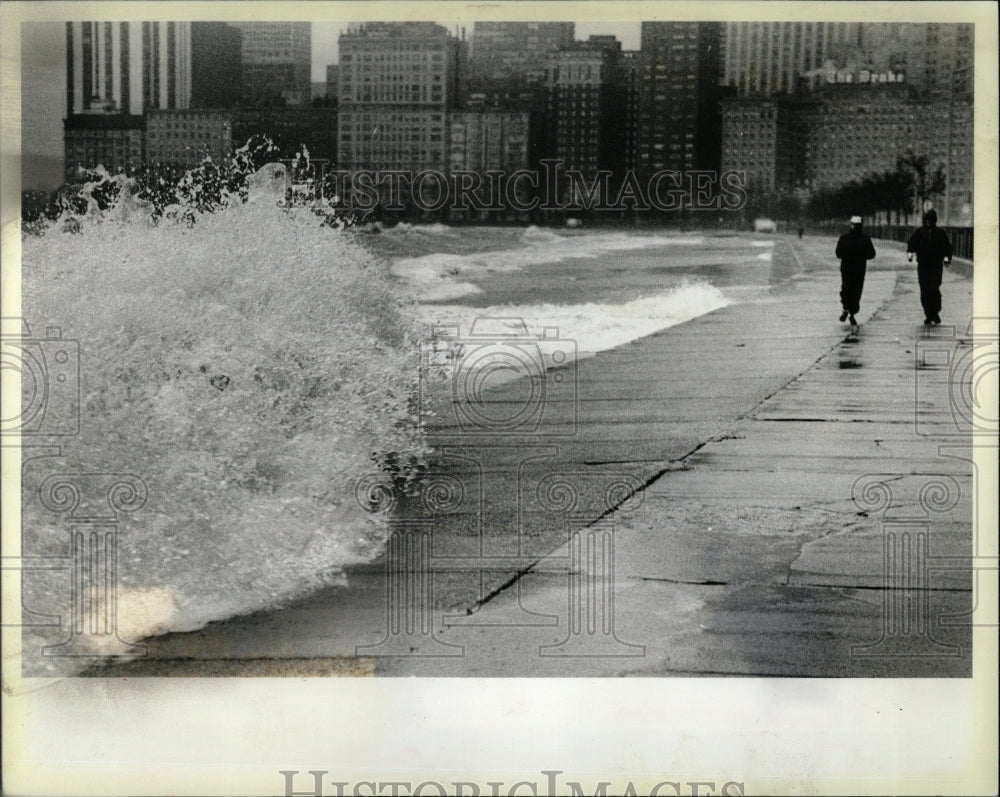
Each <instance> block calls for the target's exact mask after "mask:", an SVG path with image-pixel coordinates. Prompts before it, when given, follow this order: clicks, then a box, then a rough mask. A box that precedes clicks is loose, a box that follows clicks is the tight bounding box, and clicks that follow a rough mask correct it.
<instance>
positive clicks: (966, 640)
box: [93, 238, 973, 677]
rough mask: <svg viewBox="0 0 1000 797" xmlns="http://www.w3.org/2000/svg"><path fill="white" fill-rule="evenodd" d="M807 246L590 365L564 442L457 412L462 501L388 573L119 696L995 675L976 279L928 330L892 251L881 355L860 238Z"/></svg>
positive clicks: (175, 643)
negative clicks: (514, 680)
mask: <svg viewBox="0 0 1000 797" xmlns="http://www.w3.org/2000/svg"><path fill="white" fill-rule="evenodd" d="M779 247H786V248H785V249H784V250H783V253H784V254H783V255H782V256H789V255H793V256H794V259H795V261H796V263H797V265H798V266H799V268H800V270H799V271H798V273H796V275H795V276H794V277H793V278H791V279H789V280H786V281H784V282H781V283H779V284H777V285H774V286H773V287H772V288H771V289H770V290H769V291H765V292H762V293H761V294H760V295H759V296H757V297H756V298H751V299H749V300H747V301H744V302H742V303H739V304H735V305H732V306H730V307H727V308H723V309H722V310H718V311H716V312H714V313H711V314H708V315H706V316H702V317H700V318H697V319H695V320H694V321H691V322H688V323H686V324H682V325H680V326H678V327H673V328H670V329H667V330H664V331H663V332H662V333H659V334H656V335H653V336H650V337H648V338H644V339H642V340H639V341H636V342H634V343H632V344H630V345H628V346H624V347H621V348H618V349H615V350H612V351H608V352H604V353H602V354H599V355H597V356H595V357H594V358H592V359H589V360H585V361H581V362H580V363H579V364H578V366H577V368H576V371H575V380H576V393H575V396H570V395H569V394H566V393H563V394H561V395H563V396H566V398H564V399H563V400H562V402H561V403H559V402H554V403H553V404H552V406H548V407H547V408H546V411H547V412H548V413H549V414H548V415H547V416H546V417H545V423H546V424H548V426H546V427H544V428H542V429H541V432H542V434H536V435H534V436H533V437H530V438H525V437H522V436H516V435H513V436H512V435H506V436H504V435H494V436H486V437H483V436H482V435H480V436H478V437H475V438H474V439H470V437H469V435H468V434H467V430H463V429H460V428H459V427H458V422H457V421H454V420H452V419H453V418H454V416H453V415H448V414H447V413H442V414H441V415H440V417H441V418H442V421H441V423H440V424H439V425H438V427H437V428H436V429H435V442H436V443H437V446H438V448H439V450H440V451H441V452H442V457H441V459H440V460H439V462H438V465H437V467H438V469H439V472H440V475H441V476H442V479H443V481H447V479H450V480H451V481H450V482H449V484H451V485H452V488H453V489H452V491H451V493H450V495H451V496H456V495H457V496H460V499H459V500H457V501H456V502H455V503H454V505H453V506H451V507H449V508H448V509H447V510H443V511H441V512H440V513H439V514H437V515H435V516H434V517H433V524H432V526H421V525H420V524H419V523H417V524H416V525H415V526H414V525H413V524H411V525H410V527H409V528H408V529H407V533H406V534H403V535H400V537H399V539H400V540H402V547H400V546H399V545H397V546H396V547H394V548H390V550H391V552H392V553H391V555H390V556H389V562H388V566H387V565H386V563H385V562H379V563H376V564H375V565H373V566H371V567H368V568H362V569H358V570H356V571H352V573H351V574H350V583H349V586H348V588H346V589H343V588H335V589H331V590H326V591H323V592H321V593H317V594H315V595H313V596H310V597H308V598H306V599H303V600H301V601H298V602H297V603H295V604H293V605H291V606H289V607H286V608H284V609H281V610H277V611H273V612H263V613H259V614H257V615H252V616H249V617H244V618H237V619H234V620H232V621H229V622H226V623H218V624H213V625H212V626H209V627H208V628H206V629H204V630H203V631H199V632H194V633H190V634H177V635H171V636H169V637H164V638H161V639H156V640H148V641H147V644H148V645H149V657H148V658H147V659H145V660H140V661H136V662H133V663H130V664H120V665H116V666H114V667H113V668H112V670H113V672H114V674H116V675H117V674H123V675H124V674H131V675H154V674H156V675H163V674H182V675H197V674H210V673H212V672H217V671H220V667H221V668H222V669H224V670H225V672H224V674H237V673H238V672H240V671H241V668H240V664H239V663H238V662H243V663H244V666H245V667H246V668H250V669H247V670H246V673H247V674H257V672H256V671H251V670H252V669H253V668H256V667H257V664H254V663H255V662H260V661H261V660H262V659H263V660H267V661H268V665H267V670H268V672H271V673H273V674H281V673H282V672H284V671H285V670H288V671H289V673H290V674H293V673H294V674H303V671H302V667H303V664H302V662H304V661H305V662H309V661H313V662H316V667H318V668H319V669H318V672H319V671H322V672H329V669H330V668H329V662H330V661H331V660H334V659H335V660H337V661H340V662H342V663H343V665H344V667H343V671H345V672H349V673H375V674H384V675H431V676H593V675H693V674H700V675H712V674H733V675H751V674H752V675H787V676H853V677H860V676H882V675H884V676H904V675H906V676H967V675H969V674H970V673H971V650H970V639H971V635H970V633H969V628H968V625H967V620H965V619H963V615H964V614H965V613H967V612H968V611H970V610H971V607H972V597H973V593H972V588H973V584H972V580H971V563H970V559H969V557H970V556H971V555H972V553H973V540H972V504H971V494H972V465H971V464H970V463H969V462H968V461H966V460H963V459H961V458H960V457H961V455H962V451H963V449H962V448H961V446H962V445H964V444H965V443H967V442H968V436H967V433H966V432H967V430H962V429H960V428H956V425H955V421H954V413H953V406H952V403H951V402H952V400H953V398H954V396H953V394H954V391H953V390H951V391H950V390H949V388H950V386H951V382H952V381H953V379H952V365H951V363H953V362H955V358H956V356H957V355H956V352H957V353H958V355H961V353H962V352H963V351H965V350H967V348H968V347H967V346H965V344H963V343H962V341H963V340H965V330H966V327H967V325H968V322H969V319H970V317H971V307H972V299H971V293H972V283H971V280H969V279H967V278H964V277H960V276H956V275H954V274H950V273H949V274H947V275H946V279H945V285H944V287H943V294H944V310H943V312H942V316H943V318H944V319H945V321H947V322H951V323H950V324H948V325H942V326H941V327H935V328H932V329H929V330H927V329H924V328H923V327H920V326H917V324H916V323H915V322H917V321H919V320H920V319H921V318H922V313H921V310H920V306H919V299H918V296H917V295H916V293H915V291H916V274H915V267H913V266H908V265H907V264H906V263H905V257H904V256H903V255H902V254H901V253H900V252H898V251H896V250H895V248H893V247H889V246H886V247H884V248H883V247H880V257H879V259H878V261H876V265H875V266H874V267H873V268H871V269H870V271H869V275H868V279H867V282H866V286H865V293H864V297H863V301H862V312H861V314H860V315H859V320H860V321H861V323H862V329H861V333H860V335H859V336H858V337H857V338H856V339H854V338H851V337H850V336H846V337H845V335H846V332H847V328H846V327H845V326H844V325H842V324H840V323H838V322H837V320H836V316H837V315H838V313H839V302H838V300H837V288H838V275H837V272H836V264H835V262H834V261H833V258H832V242H831V241H830V240H829V239H820V238H815V239H812V238H807V239H805V240H803V241H798V240H788V241H786V240H781V241H778V242H777V243H776V256H777V255H778V248H779ZM963 347H964V348H963ZM925 351H930V352H932V354H934V356H932V357H930V359H927V358H923V359H921V358H922V357H923V353H924V352H925ZM942 352H943V353H944V355H942V356H945V357H950V358H951V359H950V360H948V359H942V356H938V353H942ZM518 390H523V386H521V387H518V386H517V385H512V386H510V387H508V388H506V389H505V390H500V391H496V393H495V394H493V395H491V401H495V402H498V403H501V404H500V407H501V411H502V402H504V401H511V402H514V401H517V400H518V397H519V395H520V394H519V393H518ZM560 431H563V432H567V433H566V434H559V433H558V432H560ZM545 432H552V433H551V434H548V435H547V434H544V433H545ZM943 444H952V445H954V446H957V447H956V448H952V449H949V450H948V451H943V450H942V449H941V446H942V445H943ZM964 451H965V455H966V456H968V449H967V448H965V449H964ZM449 458H450V459H449ZM463 463H464V464H463ZM444 477H447V479H445V478H444ZM442 483H443V482H442ZM470 496H471V498H470ZM904 520H905V522H903V521H904ZM414 530H415V531H416V533H414ZM394 560H395V561H394ZM486 560H488V561H487V562H486V566H484V565H483V563H484V561H486ZM429 562H430V563H431V564H430V565H429V566H428V563H429ZM387 573H388V576H387ZM223 662H225V663H227V664H226V665H223V664H222V663H223ZM251 665H252V667H251ZM305 666H306V669H307V670H308V664H307V665H305ZM93 674H96V675H106V674H108V670H107V669H106V668H105V669H101V670H97V671H94V672H93Z"/></svg>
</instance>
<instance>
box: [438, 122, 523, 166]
mask: <svg viewBox="0 0 1000 797" xmlns="http://www.w3.org/2000/svg"><path fill="white" fill-rule="evenodd" d="M449 127H450V145H449V149H448V167H449V169H451V170H452V171H472V172H478V173H480V174H485V173H486V172H487V171H491V170H492V171H502V172H505V173H508V174H509V173H511V172H514V171H517V170H519V169H526V168H527V167H528V114H527V113H502V112H496V111H456V112H455V113H452V114H451V115H450V122H449Z"/></svg>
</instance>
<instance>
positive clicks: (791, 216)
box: [744, 150, 948, 224]
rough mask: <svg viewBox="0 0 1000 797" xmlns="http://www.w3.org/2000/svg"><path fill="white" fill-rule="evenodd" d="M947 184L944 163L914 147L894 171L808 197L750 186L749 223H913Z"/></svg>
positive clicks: (818, 192)
mask: <svg viewBox="0 0 1000 797" xmlns="http://www.w3.org/2000/svg"><path fill="white" fill-rule="evenodd" d="M947 184H948V182H947V175H946V174H945V172H944V168H943V167H942V166H941V165H940V164H938V165H936V166H935V165H932V164H931V162H930V159H929V158H928V157H927V156H926V155H917V154H915V153H914V152H913V151H912V150H908V151H907V152H906V153H904V154H903V155H900V156H899V157H898V158H897V159H896V166H895V168H894V169H888V170H886V171H884V172H872V173H871V174H869V175H867V176H865V177H863V178H862V179H860V180H852V181H851V182H849V183H846V184H844V185H841V186H838V187H836V188H822V189H820V190H818V191H816V192H814V193H813V194H812V195H811V196H810V197H809V198H808V199H804V198H802V197H800V196H796V195H794V194H791V193H787V192H777V191H770V192H768V191H755V190H753V186H750V187H749V190H748V191H747V205H746V208H745V210H744V216H745V221H747V222H749V221H752V220H753V219H755V218H758V217H760V216H766V217H768V218H773V219H781V220H784V221H786V222H787V223H788V224H795V223H800V222H801V221H802V220H803V219H810V220H812V221H830V220H836V221H843V220H844V219H846V218H849V217H850V216H853V215H856V214H857V215H862V216H864V217H865V218H866V219H867V220H868V221H869V223H876V224H878V223H884V224H892V223H893V222H895V223H896V224H901V223H902V224H909V223H910V221H911V216H912V215H913V214H914V213H916V212H919V211H921V210H922V209H923V208H924V207H925V206H926V204H927V203H928V202H931V201H933V200H934V198H935V197H939V196H941V195H943V194H944V191H945V188H946V187H947Z"/></svg>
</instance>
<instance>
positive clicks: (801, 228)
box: [799, 227, 806, 238]
mask: <svg viewBox="0 0 1000 797" xmlns="http://www.w3.org/2000/svg"><path fill="white" fill-rule="evenodd" d="M805 231H806V228H805V227H799V238H801V237H802V236H803V235H804V234H805Z"/></svg>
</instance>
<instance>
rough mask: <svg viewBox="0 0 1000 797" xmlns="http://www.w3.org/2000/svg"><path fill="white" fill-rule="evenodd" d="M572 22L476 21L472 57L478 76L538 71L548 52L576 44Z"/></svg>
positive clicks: (508, 75) (473, 32)
mask: <svg viewBox="0 0 1000 797" xmlns="http://www.w3.org/2000/svg"><path fill="white" fill-rule="evenodd" d="M574 29H575V25H574V23H572V22H476V23H475V25H474V26H473V29H472V52H471V60H472V67H473V72H474V73H475V74H476V75H477V76H482V77H491V78H506V77H511V76H515V75H528V74H531V73H537V72H538V70H539V69H540V68H541V67H542V59H543V57H544V56H545V55H546V54H547V53H552V52H555V51H557V50H561V49H564V48H566V47H569V46H570V45H572V44H573V36H574Z"/></svg>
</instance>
